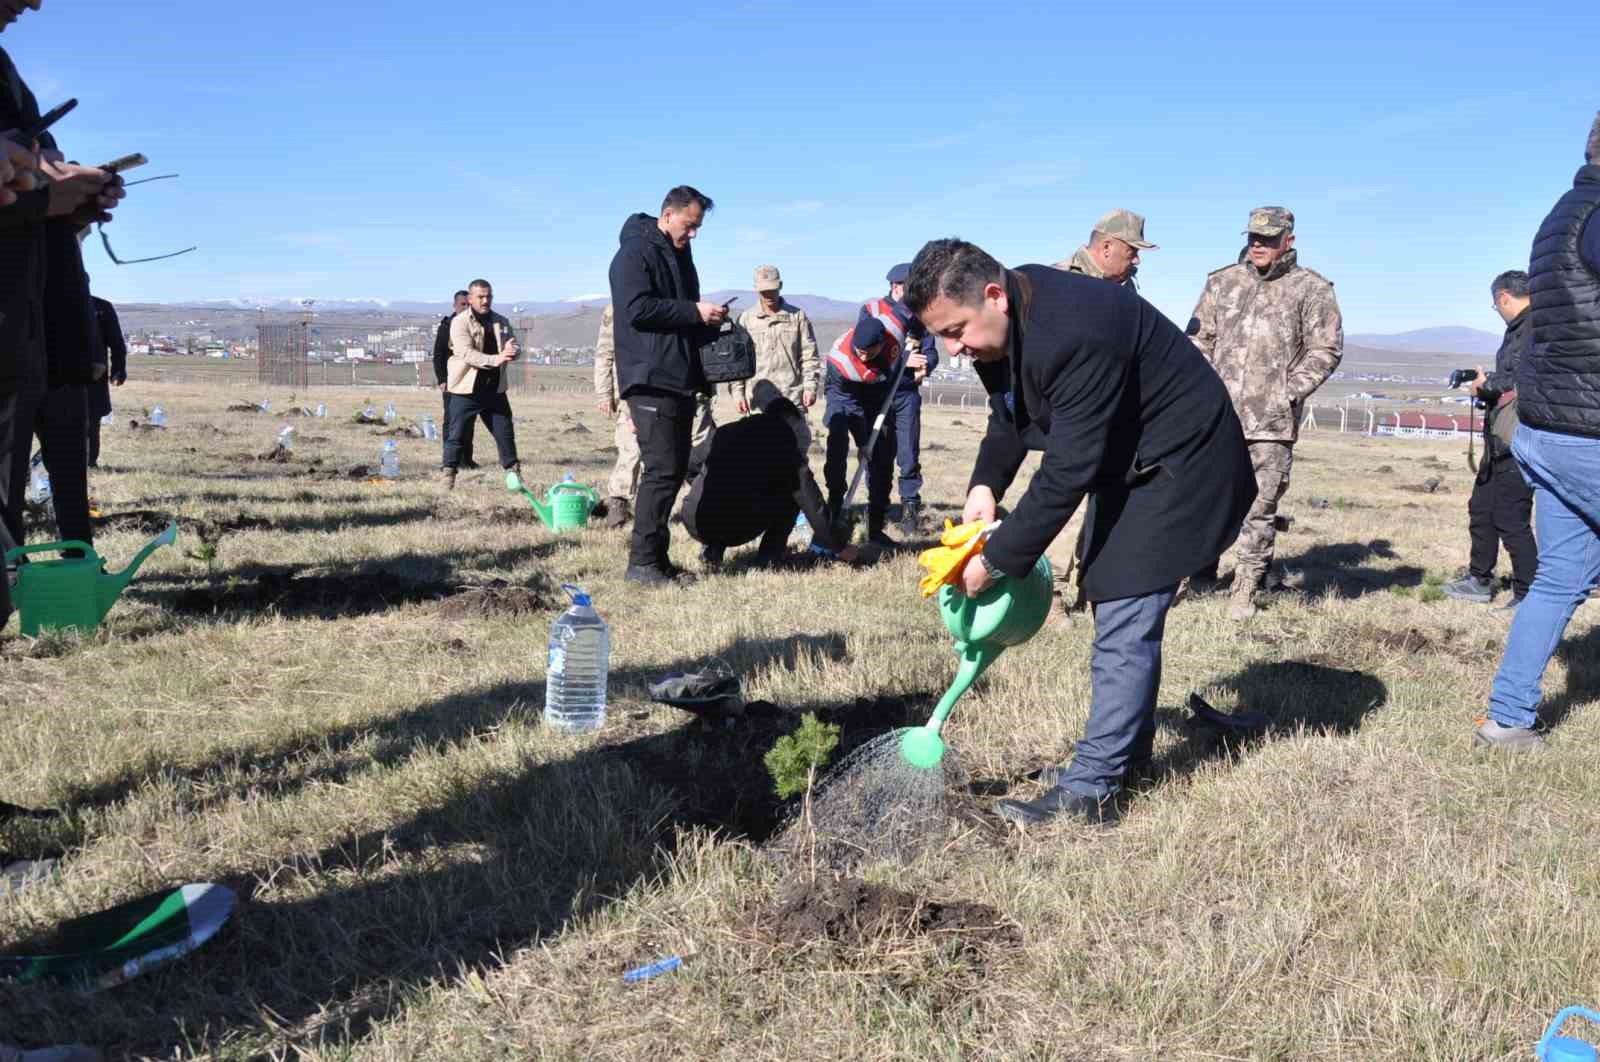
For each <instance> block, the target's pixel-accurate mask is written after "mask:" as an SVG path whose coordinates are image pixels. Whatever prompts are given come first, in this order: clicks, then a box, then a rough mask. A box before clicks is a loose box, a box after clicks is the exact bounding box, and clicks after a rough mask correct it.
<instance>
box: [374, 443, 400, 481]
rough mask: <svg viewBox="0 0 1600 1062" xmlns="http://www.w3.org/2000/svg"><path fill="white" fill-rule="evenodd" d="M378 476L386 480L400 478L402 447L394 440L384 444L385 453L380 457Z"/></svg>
mask: <svg viewBox="0 0 1600 1062" xmlns="http://www.w3.org/2000/svg"><path fill="white" fill-rule="evenodd" d="M378 475H380V476H382V477H383V478H384V479H399V478H400V447H398V446H396V445H395V441H394V440H393V439H390V440H389V441H388V442H386V443H384V444H383V453H382V454H380V455H379V457H378Z"/></svg>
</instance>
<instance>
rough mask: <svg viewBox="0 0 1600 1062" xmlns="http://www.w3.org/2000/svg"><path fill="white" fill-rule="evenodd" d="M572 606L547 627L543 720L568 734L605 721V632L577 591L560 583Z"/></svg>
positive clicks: (608, 655)
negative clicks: (548, 638)
mask: <svg viewBox="0 0 1600 1062" xmlns="http://www.w3.org/2000/svg"><path fill="white" fill-rule="evenodd" d="M561 589H563V590H565V591H566V592H567V596H568V597H570V598H571V599H572V607H571V608H569V609H567V610H566V611H565V612H563V613H562V614H561V615H560V616H559V617H557V618H556V621H555V622H554V623H553V624H551V625H550V657H549V661H548V664H547V665H546V668H545V682H544V721H545V723H546V725H548V726H552V727H554V728H556V729H557V730H564V731H568V732H570V733H583V732H586V731H590V730H599V729H600V727H601V726H602V725H604V723H605V721H606V675H607V672H608V671H609V669H610V666H611V629H610V628H609V627H607V626H606V621H605V620H603V619H601V618H600V613H598V612H596V611H595V610H594V603H593V602H592V601H591V600H590V599H589V595H588V594H587V593H585V592H584V590H583V588H582V587H577V586H573V585H572V584H571V583H563V584H562V586H561Z"/></svg>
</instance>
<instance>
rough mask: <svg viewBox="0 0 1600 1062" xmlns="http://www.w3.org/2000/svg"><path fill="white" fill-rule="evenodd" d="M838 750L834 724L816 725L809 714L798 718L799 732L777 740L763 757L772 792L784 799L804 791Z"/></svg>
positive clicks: (837, 732) (836, 731) (813, 716)
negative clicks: (834, 751)
mask: <svg viewBox="0 0 1600 1062" xmlns="http://www.w3.org/2000/svg"><path fill="white" fill-rule="evenodd" d="M838 747H839V727H838V725H837V724H835V723H823V722H819V721H818V720H817V717H816V716H815V715H814V714H812V713H811V712H807V713H806V714H805V715H803V716H801V717H800V727H799V729H797V730H796V731H795V732H794V733H792V734H785V735H784V736H783V737H781V738H779V739H778V742H777V744H775V745H773V746H772V748H771V749H770V750H769V751H768V752H767V754H766V756H765V757H763V758H762V762H763V763H765V764H766V765H767V772H768V773H769V774H771V775H772V783H773V789H774V791H775V792H776V793H777V794H778V796H779V797H780V798H782V799H784V800H787V799H789V798H790V797H792V796H796V795H798V794H800V793H803V792H805V791H806V789H808V788H809V787H810V785H811V783H812V780H813V779H815V778H816V775H817V772H818V771H820V770H822V769H823V768H824V767H826V766H827V765H828V760H829V759H830V758H831V757H832V756H833V750H834V749H836V748H838Z"/></svg>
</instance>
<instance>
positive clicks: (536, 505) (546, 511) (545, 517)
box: [506, 470, 551, 527]
mask: <svg viewBox="0 0 1600 1062" xmlns="http://www.w3.org/2000/svg"><path fill="white" fill-rule="evenodd" d="M506 490H509V491H510V492H511V493H513V494H520V495H522V496H523V497H524V498H527V499H528V504H529V505H531V506H533V511H534V514H535V515H537V516H538V517H539V519H540V520H541V521H543V522H544V525H545V526H546V527H549V526H550V520H551V512H550V506H549V505H548V504H546V503H545V502H542V501H540V500H539V499H538V498H537V497H535V496H534V493H533V491H531V490H529V489H528V485H527V484H526V483H524V482H522V477H521V476H519V475H517V473H516V472H515V471H514V470H513V471H510V472H507V473H506Z"/></svg>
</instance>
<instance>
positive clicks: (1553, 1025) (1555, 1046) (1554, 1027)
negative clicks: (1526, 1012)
mask: <svg viewBox="0 0 1600 1062" xmlns="http://www.w3.org/2000/svg"><path fill="white" fill-rule="evenodd" d="M1579 1017H1581V1018H1587V1019H1588V1020H1589V1021H1590V1022H1591V1023H1593V1024H1595V1025H1600V1014H1596V1013H1595V1012H1594V1011H1592V1010H1590V1009H1589V1008H1588V1007H1568V1008H1567V1009H1566V1010H1563V1011H1562V1012H1561V1013H1560V1014H1557V1015H1556V1016H1555V1018H1554V1019H1553V1020H1552V1021H1551V1022H1550V1027H1549V1028H1548V1029H1546V1030H1545V1031H1544V1035H1543V1036H1541V1037H1540V1038H1539V1046H1537V1047H1535V1048H1534V1049H1533V1057H1535V1058H1537V1059H1539V1062H1596V1059H1597V1058H1600V1052H1596V1050H1595V1048H1594V1045H1592V1044H1588V1043H1585V1042H1584V1041H1582V1040H1575V1039H1573V1038H1572V1037H1570V1036H1557V1035H1556V1034H1557V1033H1558V1032H1560V1031H1561V1027H1562V1026H1563V1025H1565V1024H1566V1023H1567V1019H1568V1018H1579Z"/></svg>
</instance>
